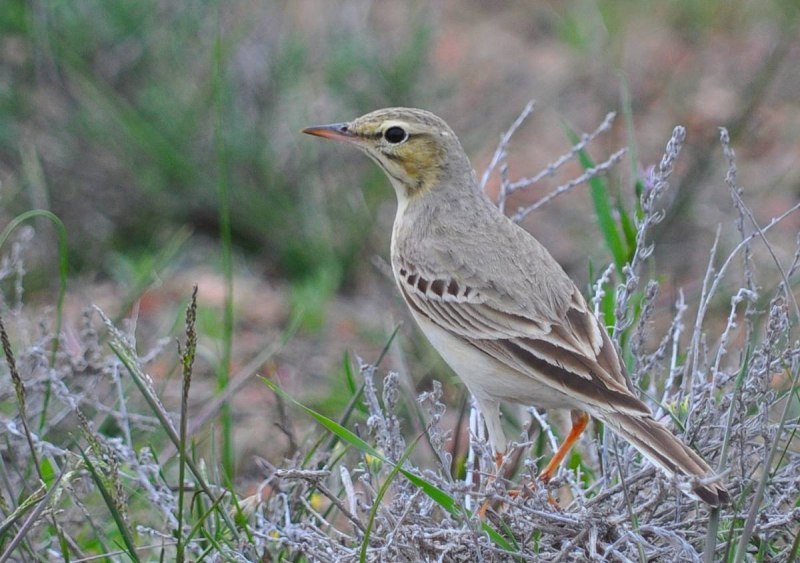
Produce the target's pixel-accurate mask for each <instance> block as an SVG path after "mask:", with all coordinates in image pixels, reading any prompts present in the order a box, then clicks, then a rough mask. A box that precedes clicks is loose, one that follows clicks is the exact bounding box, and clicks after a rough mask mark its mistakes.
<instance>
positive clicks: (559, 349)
mask: <svg viewBox="0 0 800 563" xmlns="http://www.w3.org/2000/svg"><path fill="white" fill-rule="evenodd" d="M403 262H404V263H403V265H402V267H400V268H399V269H398V270H396V277H397V282H398V285H399V286H400V290H401V292H402V294H403V297H404V298H405V300H406V302H407V303H408V305H409V306H410V307H411V308H412V310H413V311H415V312H416V313H417V314H418V315H421V316H422V317H423V318H426V319H428V320H430V321H431V322H433V323H435V324H436V325H437V326H439V327H441V328H443V329H444V330H446V331H447V332H449V333H450V334H452V335H454V336H457V337H459V338H461V339H463V340H464V341H465V342H467V343H469V344H470V345H472V346H475V347H476V348H478V349H479V350H481V351H483V352H484V353H486V354H488V355H489V356H491V357H492V358H494V359H495V360H497V361H499V362H501V363H503V364H505V365H507V366H508V367H510V368H512V369H514V370H516V371H518V372H520V373H523V374H526V375H528V376H529V377H531V378H534V379H535V380H537V382H539V383H541V384H544V385H546V386H548V387H550V388H553V389H556V390H558V391H561V392H564V393H567V394H569V395H570V396H572V397H574V398H575V399H576V402H578V403H580V404H586V405H587V406H595V407H596V408H597V409H600V410H608V409H611V410H613V411H617V412H627V413H631V414H649V412H650V411H649V409H648V408H647V406H646V405H645V404H644V403H642V402H641V401H640V400H639V399H638V398H637V397H636V396H635V395H634V394H633V393H632V392H631V391H630V390H629V389H628V386H627V379H626V376H625V374H624V372H623V370H622V368H621V366H620V363H619V359H618V357H617V353H616V350H615V349H614V346H613V344H612V342H611V340H610V338H609V337H608V334H607V333H606V331H605V329H604V328H603V327H602V326H600V323H599V322H598V321H597V318H596V317H595V316H594V314H592V312H591V311H590V310H589V309H588V307H587V304H586V301H585V299H584V298H583V296H582V295H581V294H580V292H579V291H578V289H577V287H575V285H574V284H572V282H569V283H568V284H567V285H566V286H565V287H567V288H568V291H571V295H569V296H568V298H567V299H564V300H563V305H562V306H560V307H559V308H558V309H559V310H557V311H553V310H552V309H553V308H552V307H550V308H548V307H539V309H538V310H526V308H525V307H522V308H520V307H519V306H518V305H519V303H510V302H509V301H508V300H507V299H503V298H502V296H503V294H502V292H498V288H497V285H496V284H483V287H480V284H473V285H471V284H470V283H469V282H465V281H463V277H462V276H456V275H441V274H438V275H433V274H431V273H430V272H429V271H428V272H425V271H423V270H421V269H419V268H417V267H415V266H414V265H412V264H409V263H408V261H403ZM531 308H532V307H531ZM543 311H547V312H546V313H543Z"/></svg>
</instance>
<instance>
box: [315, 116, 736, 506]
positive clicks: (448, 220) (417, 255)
mask: <svg viewBox="0 0 800 563" xmlns="http://www.w3.org/2000/svg"><path fill="white" fill-rule="evenodd" d="M303 133H307V134H309V135H314V136H317V137H322V138H325V139H332V140H336V141H344V142H345V143H348V144H351V145H353V146H355V147H356V148H358V149H360V150H361V151H363V152H364V153H366V155H367V156H368V157H370V158H371V159H372V160H373V161H374V162H375V163H376V164H377V165H378V166H379V167H380V168H381V169H382V170H383V172H384V173H385V174H386V176H387V177H388V179H389V181H390V183H391V184H392V187H393V188H394V190H395V193H396V195H397V212H396V215H395V219H394V225H393V227H392V237H391V268H392V272H393V275H394V279H395V282H396V284H397V286H398V288H399V291H400V293H401V295H402V297H403V300H404V301H405V303H406V304H407V305H408V308H409V309H410V311H411V315H412V316H413V318H414V319H415V321H416V322H417V324H418V325H419V327H420V328H421V330H422V332H423V333H424V335H425V336H426V337H427V339H428V340H429V341H430V343H431V344H432V345H433V347H434V348H435V349H436V350H437V351H438V353H439V354H440V355H441V356H442V358H443V359H444V360H445V362H446V363H447V364H448V365H449V366H450V367H451V368H452V370H453V371H454V372H455V373H456V375H458V376H459V378H460V379H461V380H462V381H463V383H464V384H465V385H466V387H467V388H468V389H469V391H470V393H471V394H472V396H473V397H474V400H475V402H476V405H477V407H478V410H479V411H480V412H481V414H482V415H483V419H484V421H485V424H486V429H487V434H488V438H489V443H490V445H491V448H492V451H493V453H494V456H495V462H496V464H497V466H498V470H499V468H500V466H501V465H502V462H503V458H504V456H505V455H506V454H507V448H508V441H507V440H506V437H505V435H504V431H503V428H502V422H501V414H500V405H501V403H503V402H511V403H518V404H524V405H529V406H530V405H532V406H535V407H537V408H541V409H568V410H570V413H571V422H572V426H571V430H570V432H569V434H568V436H567V437H566V439H565V440H564V442H563V443H562V445H561V446H560V447H559V448H558V450H557V451H556V452H555V454H554V455H553V457H552V458H551V460H550V462H549V463H548V464H547V465H546V467H545V468H544V469H543V470H542V471H541V472H540V474H539V476H538V478H539V479H540V480H541V481H543V482H547V481H549V480H550V479H551V477H552V476H553V474H554V473H555V472H556V471H557V470H558V467H559V465H560V463H561V461H562V460H563V458H564V457H565V456H566V454H567V452H568V451H569V450H570V449H571V447H572V446H573V445H574V443H575V442H576V441H577V440H578V438H579V437H580V435H581V433H582V432H583V430H584V429H585V428H586V426H587V424H588V422H589V417H590V416H591V417H594V418H595V419H597V420H599V421H601V422H602V423H604V424H605V426H606V427H607V428H609V429H611V430H612V431H613V432H614V433H616V434H617V435H619V436H620V437H622V438H623V439H625V440H626V441H628V442H629V443H630V444H631V445H633V446H634V448H636V449H637V450H638V451H639V452H640V453H641V454H642V455H643V456H644V457H645V458H646V459H648V460H649V461H650V462H651V463H652V464H654V465H655V466H656V467H657V468H659V469H661V470H662V471H663V472H664V473H666V475H667V476H669V477H671V478H674V481H675V482H676V483H677V484H678V485H679V489H680V490H681V491H683V492H684V493H686V494H687V495H689V496H690V497H692V498H694V499H700V500H702V501H704V502H705V503H707V504H708V505H710V506H712V507H720V506H723V505H726V504H729V503H730V495H729V493H728V491H727V489H726V488H725V486H724V485H723V484H722V483H720V481H719V478H718V477H717V476H716V475H715V473H714V471H713V470H712V469H711V467H709V465H708V464H707V463H706V462H705V460H704V459H703V458H702V457H700V455H698V454H697V453H696V452H695V451H694V450H692V449H691V448H690V447H688V446H687V445H686V444H684V443H683V442H682V441H681V440H680V439H678V438H677V437H676V436H675V435H674V434H673V433H672V432H671V431H670V430H669V429H668V428H667V427H666V426H665V425H664V424H662V423H661V422H659V421H657V420H656V419H655V418H654V417H653V413H652V411H651V410H650V408H649V407H648V406H647V404H645V403H644V402H643V401H642V400H641V399H639V397H638V396H637V395H636V393H635V390H634V388H633V386H632V384H631V383H630V379H629V377H628V375H627V372H626V370H625V367H624V365H623V364H622V362H621V361H620V358H619V354H618V352H617V349H616V348H615V345H614V343H613V342H612V340H611V338H610V337H609V335H608V332H607V331H606V328H605V327H604V326H603V325H602V324H601V323H600V322H599V321H598V319H597V318H596V317H595V315H594V314H593V312H592V311H591V309H590V308H589V307H588V306H587V303H586V300H585V299H584V297H583V295H582V294H581V292H580V290H579V289H578V287H577V286H576V285H575V283H574V282H573V281H572V280H571V279H570V277H569V276H568V275H567V274H566V272H565V271H564V269H563V268H562V267H561V266H560V265H559V263H558V262H557V261H556V260H555V258H553V257H552V255H551V254H550V253H549V252H548V251H547V249H545V247H544V246H543V245H542V244H541V243H539V241H538V240H537V239H536V238H534V236H533V235H532V234H530V233H529V232H528V231H527V230H525V229H523V228H522V227H520V226H519V225H517V224H516V223H514V222H513V221H511V220H510V219H509V218H508V217H506V216H505V215H504V214H503V213H502V212H501V211H500V209H499V208H498V207H497V206H496V205H495V204H494V203H493V202H492V201H491V200H490V199H489V197H488V196H487V195H486V194H485V193H484V191H483V190H482V189H481V188H480V185H479V183H478V181H477V177H476V175H475V172H474V169H473V167H472V164H471V163H470V160H469V158H468V157H467V154H466V152H465V151H464V149H463V147H462V145H461V143H460V141H459V139H458V137H457V136H456V134H455V133H454V132H453V130H452V129H451V128H450V127H449V126H448V125H447V123H446V122H445V121H444V120H443V119H441V118H439V117H437V116H436V115H434V114H433V113H431V112H429V111H426V110H422V109H415V108H404V107H396V108H386V109H379V110H376V111H373V112H370V113H367V114H366V115H363V116H361V117H358V118H356V119H354V120H352V121H349V122H341V123H333V124H329V125H320V126H315V127H308V128H306V129H303Z"/></svg>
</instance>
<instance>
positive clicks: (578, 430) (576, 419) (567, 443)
mask: <svg viewBox="0 0 800 563" xmlns="http://www.w3.org/2000/svg"><path fill="white" fill-rule="evenodd" d="M570 414H571V417H572V428H571V429H570V431H569V435H568V436H567V439H566V440H564V443H563V444H561V447H560V448H558V451H557V452H556V453H555V455H554V456H553V458H552V459H551V460H550V463H548V464H547V467H545V468H544V469H543V470H542V472H541V473H539V480H540V481H542V482H543V483H547V482H548V481H549V480H550V478H551V477H552V476H553V474H554V473H555V472H556V470H557V469H558V466H559V465H561V462H562V461H563V460H564V457H565V456H566V455H567V452H569V450H570V449H571V448H572V446H574V445H575V442H577V441H578V438H579V437H580V435H581V434H582V433H583V431H584V430H585V429H586V426H587V425H588V424H589V415H588V414H586V413H585V412H583V411H572V412H571V413H570Z"/></svg>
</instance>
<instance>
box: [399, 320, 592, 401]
mask: <svg viewBox="0 0 800 563" xmlns="http://www.w3.org/2000/svg"><path fill="white" fill-rule="evenodd" d="M414 318H415V319H416V321H417V323H418V324H419V326H420V328H421V329H422V332H423V333H424V334H425V336H426V337H427V338H428V340H429V341H430V343H431V344H432V345H433V347H434V348H436V350H437V351H438V352H439V354H440V355H441V356H442V358H444V361H446V362H447V364H448V365H449V366H450V367H451V368H452V369H453V371H454V372H456V374H457V375H458V376H459V377H460V378H461V380H462V381H463V382H464V384H465V385H466V386H467V387H468V388H469V390H470V392H471V393H472V394H473V395H475V397H476V398H477V399H478V400H479V401H480V400H481V399H489V400H493V401H498V400H499V401H509V402H513V403H521V404H524V405H529V406H535V407H539V408H543V409H561V408H580V405H576V404H575V402H574V401H573V400H572V399H571V398H570V397H569V396H567V395H565V394H564V393H562V392H561V391H559V390H558V389H555V388H553V387H550V386H549V385H545V384H543V383H541V382H539V381H537V380H536V379H535V378H534V377H532V376H530V375H527V374H524V373H521V372H519V371H517V370H514V369H512V368H510V367H508V366H506V365H505V364H503V363H501V362H499V361H497V360H495V359H494V358H492V357H491V356H489V355H487V354H485V353H483V352H481V351H480V350H478V349H477V348H475V347H473V346H470V345H469V344H467V343H465V342H464V341H463V340H461V339H460V338H457V337H455V336H453V335H451V334H450V333H448V332H447V331H445V330H444V329H442V328H439V327H438V326H437V325H435V324H434V323H432V322H431V321H429V320H428V319H426V318H423V317H420V316H419V315H417V314H416V313H414Z"/></svg>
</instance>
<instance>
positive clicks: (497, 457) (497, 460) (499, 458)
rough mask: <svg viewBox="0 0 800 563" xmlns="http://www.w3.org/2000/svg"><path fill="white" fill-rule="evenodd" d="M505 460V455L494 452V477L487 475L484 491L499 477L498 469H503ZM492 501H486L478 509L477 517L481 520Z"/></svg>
mask: <svg viewBox="0 0 800 563" xmlns="http://www.w3.org/2000/svg"><path fill="white" fill-rule="evenodd" d="M504 460H505V454H504V453H501V452H494V465H495V470H494V475H489V478H488V479H486V487H484V490H485V489H486V488H488V487H489V486H490V485H491V484H492V483H494V482H495V481H496V480H497V478H498V477H499V476H500V469H502V467H503V461H504ZM491 504H492V501H491V499H488V498H487V499H486V500H485V501H483V503H482V504H481V505H480V507H479V508H478V517H479V518H480V519H481V520H483V519H484V517H485V516H486V511H487V510H489V506H491Z"/></svg>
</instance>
